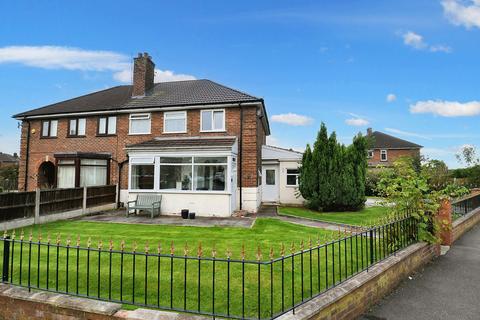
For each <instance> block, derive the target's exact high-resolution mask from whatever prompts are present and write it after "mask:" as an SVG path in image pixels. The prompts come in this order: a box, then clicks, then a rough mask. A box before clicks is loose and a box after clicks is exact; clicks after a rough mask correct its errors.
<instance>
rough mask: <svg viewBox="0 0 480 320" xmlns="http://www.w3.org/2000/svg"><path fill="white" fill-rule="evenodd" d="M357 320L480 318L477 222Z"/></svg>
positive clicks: (466, 319) (452, 319) (478, 236)
mask: <svg viewBox="0 0 480 320" xmlns="http://www.w3.org/2000/svg"><path fill="white" fill-rule="evenodd" d="M360 319H361V320H397V319H398V320H403V319H405V320H407V319H408V320H417V319H418V320H423V319H439V320H444V319H445V320H447V319H448V320H470V319H471V320H478V319H480V225H477V226H475V227H474V228H473V229H472V230H470V231H469V232H468V233H466V234H464V235H463V236H462V237H461V238H460V239H459V240H458V241H456V242H455V244H454V245H453V246H452V247H451V248H450V250H449V251H448V252H447V254H446V255H444V256H440V257H438V258H437V259H435V260H434V261H433V262H432V263H430V264H429V265H427V266H426V267H425V268H424V269H423V270H422V271H421V272H419V273H417V274H415V275H413V276H412V277H411V279H408V280H405V281H404V282H403V283H402V284H401V285H400V286H399V287H398V288H397V289H396V290H395V291H394V292H393V293H392V294H390V295H389V296H387V297H386V298H385V299H383V300H382V301H381V302H380V303H379V304H377V305H376V306H375V307H373V308H372V310H370V312H368V313H367V314H365V315H363V316H362V317H361V318H360Z"/></svg>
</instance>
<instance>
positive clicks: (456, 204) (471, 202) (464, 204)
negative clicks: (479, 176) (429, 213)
mask: <svg viewBox="0 0 480 320" xmlns="http://www.w3.org/2000/svg"><path fill="white" fill-rule="evenodd" d="M478 207H480V193H478V194H475V195H472V196H469V197H466V198H463V199H459V200H457V201H453V202H452V212H453V213H454V214H457V215H461V216H464V215H466V214H467V213H469V212H471V211H473V210H475V209H476V208H478Z"/></svg>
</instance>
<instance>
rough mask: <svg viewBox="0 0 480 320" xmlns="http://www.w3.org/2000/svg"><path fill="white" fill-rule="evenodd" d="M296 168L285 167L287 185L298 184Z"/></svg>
mask: <svg viewBox="0 0 480 320" xmlns="http://www.w3.org/2000/svg"><path fill="white" fill-rule="evenodd" d="M298 175H299V171H298V169H287V186H298Z"/></svg>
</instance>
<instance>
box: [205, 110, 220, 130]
mask: <svg viewBox="0 0 480 320" xmlns="http://www.w3.org/2000/svg"><path fill="white" fill-rule="evenodd" d="M224 130H225V110H223V109H222V110H202V111H201V131H224Z"/></svg>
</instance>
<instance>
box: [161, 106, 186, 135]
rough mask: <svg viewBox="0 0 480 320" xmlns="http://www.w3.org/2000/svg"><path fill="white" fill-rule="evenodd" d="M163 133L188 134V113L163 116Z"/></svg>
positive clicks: (166, 113)
mask: <svg viewBox="0 0 480 320" xmlns="http://www.w3.org/2000/svg"><path fill="white" fill-rule="evenodd" d="M163 132H165V133H184V132H187V112H186V111H178V112H177V111H175V112H165V113H164V114H163Z"/></svg>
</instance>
